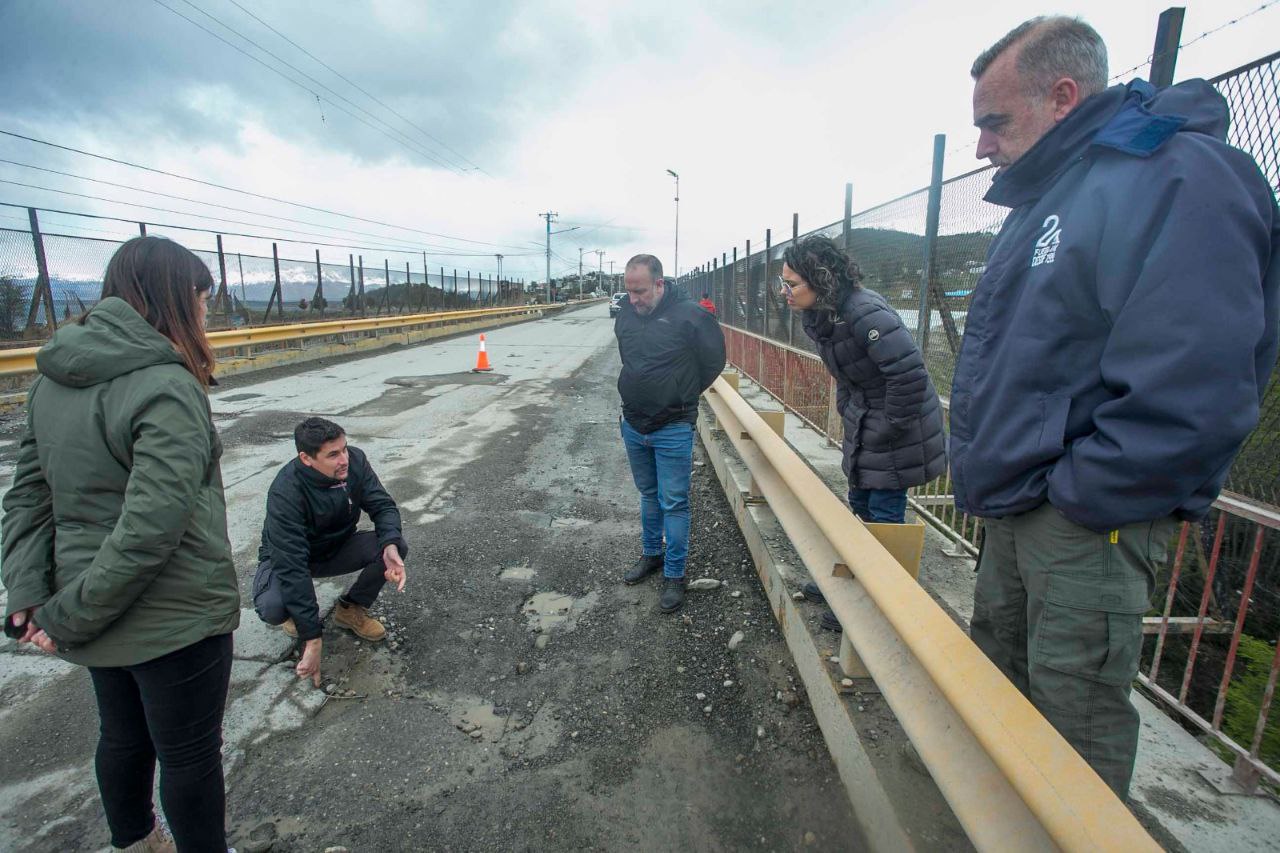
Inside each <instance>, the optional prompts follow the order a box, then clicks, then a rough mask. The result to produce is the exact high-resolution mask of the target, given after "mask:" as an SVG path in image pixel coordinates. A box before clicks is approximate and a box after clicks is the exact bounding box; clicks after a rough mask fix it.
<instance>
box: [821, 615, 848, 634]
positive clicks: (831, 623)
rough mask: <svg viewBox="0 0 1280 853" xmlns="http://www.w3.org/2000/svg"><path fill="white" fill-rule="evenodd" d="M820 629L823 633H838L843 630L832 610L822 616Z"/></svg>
mask: <svg viewBox="0 0 1280 853" xmlns="http://www.w3.org/2000/svg"><path fill="white" fill-rule="evenodd" d="M822 628H823V630H824V631H836V632H840V631H843V630H844V627H843V626H841V624H840V620H839V619H837V618H836V614H835V611H834V610H828V611H827V612H826V613H823V614H822Z"/></svg>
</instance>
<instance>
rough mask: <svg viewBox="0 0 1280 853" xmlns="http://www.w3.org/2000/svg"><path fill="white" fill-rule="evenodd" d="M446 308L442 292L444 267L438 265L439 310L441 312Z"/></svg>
mask: <svg viewBox="0 0 1280 853" xmlns="http://www.w3.org/2000/svg"><path fill="white" fill-rule="evenodd" d="M447 310H448V306H447V304H446V297H445V292H444V267H443V266H442V267H440V311H441V313H443V312H445V311H447Z"/></svg>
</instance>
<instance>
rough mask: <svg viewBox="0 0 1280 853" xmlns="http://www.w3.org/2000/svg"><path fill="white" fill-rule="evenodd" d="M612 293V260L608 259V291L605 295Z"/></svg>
mask: <svg viewBox="0 0 1280 853" xmlns="http://www.w3.org/2000/svg"><path fill="white" fill-rule="evenodd" d="M612 293H613V261H609V292H608V293H606V294H605V296H609V295H611V294H612Z"/></svg>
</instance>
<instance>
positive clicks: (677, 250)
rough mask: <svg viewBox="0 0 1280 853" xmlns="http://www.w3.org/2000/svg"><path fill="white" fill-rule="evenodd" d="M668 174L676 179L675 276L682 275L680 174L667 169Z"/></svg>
mask: <svg viewBox="0 0 1280 853" xmlns="http://www.w3.org/2000/svg"><path fill="white" fill-rule="evenodd" d="M667 174H668V175H670V176H671V177H673V178H675V179H676V257H675V268H676V272H675V276H676V278H679V277H680V176H679V175H677V174H676V173H675V172H673V171H671V170H670V169H667Z"/></svg>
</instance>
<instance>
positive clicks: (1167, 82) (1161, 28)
mask: <svg viewBox="0 0 1280 853" xmlns="http://www.w3.org/2000/svg"><path fill="white" fill-rule="evenodd" d="M1186 11H1187V10H1186V9H1184V8H1182V7H1179V6H1175V7H1173V8H1171V9H1165V10H1164V11H1163V12H1161V13H1160V21H1159V23H1157V24H1156V46H1155V47H1153V48H1152V49H1151V81H1150V82H1151V85H1152V86H1155V87H1156V88H1157V89H1163V88H1165V87H1166V86H1172V85H1173V69H1174V66H1176V65H1177V64H1178V44H1179V42H1181V40H1182V18H1183V16H1184V15H1185V14H1186Z"/></svg>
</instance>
